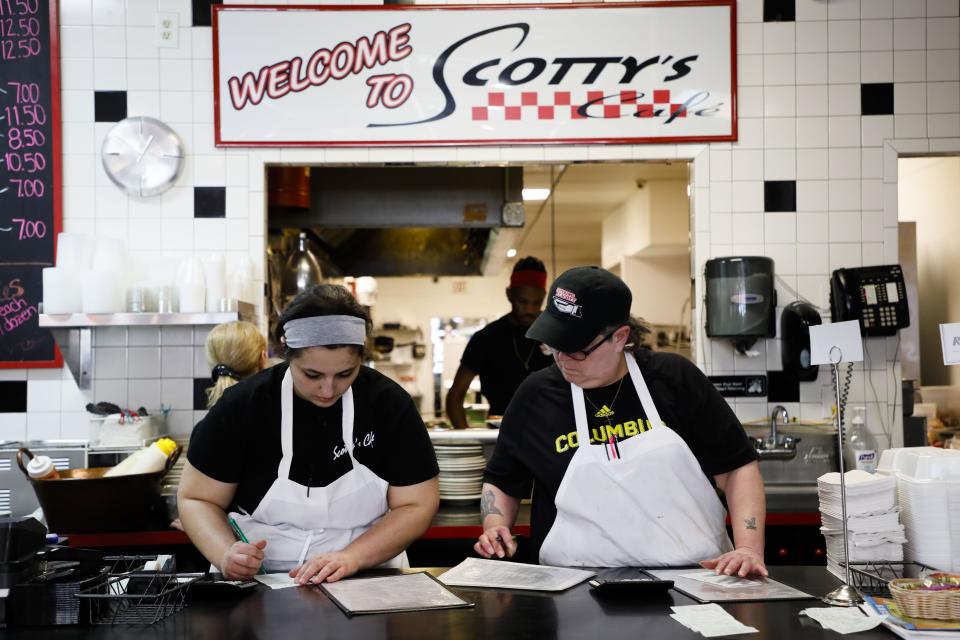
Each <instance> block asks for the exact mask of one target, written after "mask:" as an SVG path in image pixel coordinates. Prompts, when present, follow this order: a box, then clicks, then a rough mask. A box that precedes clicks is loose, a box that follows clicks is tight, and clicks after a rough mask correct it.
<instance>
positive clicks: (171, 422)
mask: <svg viewBox="0 0 960 640" xmlns="http://www.w3.org/2000/svg"><path fill="white" fill-rule="evenodd" d="M197 413H198V412H195V411H171V412H170V415H169V417H168V418H167V428H168V429H169V430H170V435H172V436H174V437H185V436H189V435H190V433H191V432H192V431H193V426H194V425H195V424H196V421H195V420H194V418H193V417H194V415H196V414H197Z"/></svg>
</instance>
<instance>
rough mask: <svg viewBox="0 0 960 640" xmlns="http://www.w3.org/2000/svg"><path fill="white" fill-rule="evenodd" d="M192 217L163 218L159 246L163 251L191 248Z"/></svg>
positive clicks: (188, 249)
mask: <svg viewBox="0 0 960 640" xmlns="http://www.w3.org/2000/svg"><path fill="white" fill-rule="evenodd" d="M193 235H194V234H193V218H180V219H175V220H163V221H162V223H161V228H160V248H161V250H163V251H166V252H170V251H183V250H187V251H190V250H192V248H193Z"/></svg>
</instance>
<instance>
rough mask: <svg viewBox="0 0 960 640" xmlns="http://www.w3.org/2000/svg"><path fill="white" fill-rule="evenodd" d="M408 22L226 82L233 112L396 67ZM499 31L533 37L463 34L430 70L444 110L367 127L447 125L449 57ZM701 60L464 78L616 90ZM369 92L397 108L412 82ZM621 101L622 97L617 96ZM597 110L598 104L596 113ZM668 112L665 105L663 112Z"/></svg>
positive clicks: (493, 72)
mask: <svg viewBox="0 0 960 640" xmlns="http://www.w3.org/2000/svg"><path fill="white" fill-rule="evenodd" d="M410 30H411V25H410V24H409V23H404V24H401V25H398V26H396V27H394V28H392V29H390V30H389V31H378V32H377V33H376V34H374V35H373V37H372V38H367V37H366V36H361V37H360V38H359V39H357V40H356V41H355V42H348V41H343V42H340V43H339V44H337V45H336V46H334V47H333V48H332V49H326V48H321V49H317V50H316V51H314V52H313V54H311V55H310V57H309V58H307V60H306V61H304V59H303V58H301V57H294V58H291V59H289V60H281V61H279V62H276V63H274V64H272V65H268V66H265V67H263V68H261V69H260V70H259V71H258V72H256V73H253V72H246V73H244V74H243V75H242V76H241V77H237V76H232V77H230V78H229V79H228V80H227V86H228V88H229V92H230V100H231V102H232V103H233V107H234V109H236V110H237V111H240V110H242V109H243V108H244V107H246V106H247V105H248V104H250V105H258V104H260V103H261V102H262V101H263V98H264V97H268V98H270V99H273V100H279V99H280V98H283V97H284V96H286V95H287V94H289V93H291V92H293V93H297V92H300V91H305V90H306V89H309V88H310V87H319V86H322V85H323V84H325V83H326V82H327V81H329V80H331V79H333V80H341V79H343V78H346V77H347V76H349V75H352V74H359V73H361V72H362V71H364V70H367V69H374V68H375V67H377V66H378V65H385V64H387V63H388V62H397V61H400V60H403V59H404V58H406V57H408V56H409V55H410V54H411V53H413V48H412V47H411V46H410V44H409V42H410ZM498 32H516V33H517V35H518V36H519V41H518V42H517V44H516V45H515V46H514V47H513V49H512V51H517V50H518V49H519V48H520V47H521V45H523V43H524V42H525V41H526V39H527V37H528V36H529V35H530V25H529V24H527V23H524V22H517V23H511V24H505V25H501V26H497V27H492V28H490V29H485V30H483V31H478V32H476V33H473V34H471V35H469V36H466V37H464V38H462V39H460V40H458V41H457V42H455V43H453V44H452V45H450V46H449V47H448V48H447V49H445V50H444V51H443V53H441V54H440V55H439V56H438V57H437V59H436V61H435V62H434V65H433V74H432V75H433V81H434V83H435V85H436V87H437V89H438V90H439V91H440V92H441V93H442V94H443V96H444V99H445V102H444V105H443V106H442V107H441V108H440V110H439V111H438V112H437V113H436V114H434V115H432V116H429V117H427V118H424V119H421V120H417V121H414V122H402V123H391V124H370V125H368V126H370V127H389V126H408V125H415V124H423V123H427V122H434V121H437V120H442V119H444V118H447V117H449V116H450V115H452V114H453V113H454V112H455V111H456V109H457V102H456V99H455V98H454V96H453V93H452V92H451V91H450V88H449V85H448V84H447V81H446V78H445V69H446V65H447V62H448V60H449V59H450V58H451V56H453V55H454V54H455V53H456V51H457V50H458V49H460V48H461V47H463V46H464V45H466V44H468V43H470V42H472V41H475V40H480V39H484V38H486V37H487V36H491V35H493V34H495V33H498ZM698 58H699V55H687V56H684V57H679V58H677V57H674V56H673V55H670V54H663V55H654V56H649V57H647V58H645V59H642V60H641V59H638V58H637V57H635V56H632V55H625V56H585V57H556V58H553V59H552V60H549V61H548V60H546V59H544V58H539V57H526V58H520V59H518V60H514V61H512V62H509V63H507V62H505V61H503V59H502V58H500V57H493V58H491V59H489V60H485V61H483V62H480V63H479V64H476V65H474V66H473V67H472V68H470V69H469V70H467V71H466V73H464V75H463V78H462V79H461V81H462V83H463V85H464V86H466V87H484V86H486V85H487V83H488V82H490V81H491V80H496V82H497V83H498V84H499V85H501V86H522V85H525V84H528V83H530V82H533V81H534V80H537V79H538V78H541V77H543V78H547V84H548V85H550V86H556V85H559V84H561V83H564V82H565V83H566V84H565V86H569V85H571V84H573V83H579V84H580V85H582V86H592V85H593V84H594V83H595V82H596V81H597V80H598V78H599V77H600V75H601V74H603V73H604V72H605V71H606V70H608V69H609V70H610V73H608V74H607V77H609V76H610V75H611V74H614V73H616V74H617V76H618V77H619V79H618V80H617V84H618V85H630V84H631V83H632V82H633V81H634V79H635V78H636V77H637V75H638V74H640V73H641V72H642V71H644V70H646V69H650V70H654V71H659V73H657V76H658V80H659V82H664V83H667V82H672V81H675V80H679V79H680V78H683V77H685V76H686V75H688V74H689V73H690V72H691V71H692V68H691V65H692V64H693V63H694V62H696V60H697V59H698ZM366 84H367V86H369V87H370V91H369V93H368V94H367V100H366V106H367V108H368V109H373V108H374V107H376V106H377V105H378V104H382V105H383V106H385V107H387V108H388V109H396V108H397V107H399V106H400V105H402V104H403V103H404V102H406V101H407V99H408V98H409V97H410V95H411V93H412V92H413V86H414V82H413V78H411V77H410V76H409V75H406V74H402V73H395V74H380V75H373V76H370V77H369V78H368V79H367V81H366ZM612 95H614V96H620V95H621V94H620V93H619V90H618V93H616V94H612ZM608 97H612V96H603V97H601V98H594V99H592V100H590V101H588V102H584V103H583V104H581V105H579V107H578V114H579V115H580V117H583V118H603V117H606V116H605V115H604V114H603V113H602V108H603V107H602V104H603V101H604V100H605V99H606V98H608ZM645 97H646V94H645V93H644V92H642V91H637V92H636V93H635V95H633V96H632V98H631V100H632V101H634V102H639V101H640V100H642V99H644V98H645ZM722 106H723V103H722V102H716V103H710V92H709V91H698V92H694V93H693V94H692V95H690V96H689V97H688V98H687V99H686V100H685V101H684V102H682V103H679V104H672V105H663V106H658V107H657V108H656V109H655V110H654V111H653V112H647V113H641V112H640V111H638V112H636V113H633V114H632V115H633V117H642V116H643V115H646V116H647V117H650V116H653V117H658V118H664V120H663V124H670V123H671V122H673V121H674V120H675V119H676V118H678V117H686V116H688V115H692V116H701V117H709V116H712V115H714V114H716V113H718V112H719V111H720V108H721V107H722ZM592 107H596V108H595V109H592ZM664 107H666V108H664Z"/></svg>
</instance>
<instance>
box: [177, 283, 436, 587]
mask: <svg viewBox="0 0 960 640" xmlns="http://www.w3.org/2000/svg"><path fill="white" fill-rule="evenodd" d="M370 324H371V323H370V318H369V316H368V315H367V312H366V310H364V308H363V307H361V306H360V305H359V304H358V303H357V302H356V300H354V298H353V297H352V296H351V295H350V293H349V292H348V291H347V290H346V289H345V288H343V287H338V286H333V285H319V286H315V287H312V288H310V289H308V290H306V291H304V292H303V293H301V294H299V295H298V296H297V297H296V298H294V299H293V301H292V302H291V303H290V304H289V305H287V307H286V309H284V311H283V313H282V314H281V316H280V320H279V322H278V325H277V336H276V337H277V341H278V342H280V343H281V344H282V345H283V351H284V357H285V359H286V363H285V364H278V365H275V366H273V367H271V368H269V369H266V370H264V371H262V372H260V373H258V374H256V375H254V376H252V377H250V378H247V379H245V380H243V381H241V382H239V383H238V384H236V385H233V386H232V387H230V388H229V389H227V390H226V392H225V393H224V394H223V397H222V398H220V399H219V400H218V401H217V403H216V404H215V405H213V407H212V408H211V409H210V412H209V413H208V414H207V416H206V417H205V418H204V419H203V420H201V421H200V422H199V423H198V424H197V426H196V427H195V428H194V430H193V434H192V436H191V438H190V448H189V452H188V463H187V465H186V467H185V468H184V471H183V479H182V480H181V482H180V490H179V495H178V505H179V509H180V518H181V520H182V521H183V525H184V528H185V530H186V532H187V535H189V536H190V539H191V541H192V542H193V543H194V544H195V545H196V546H197V548H198V549H199V550H200V551H201V553H203V554H204V556H205V557H206V558H207V559H208V560H209V561H210V562H211V563H212V564H214V565H216V566H217V567H218V568H219V569H220V571H221V573H223V575H224V576H226V577H227V578H230V579H246V578H252V577H253V576H254V575H256V574H257V573H258V571H260V572H262V571H261V568H263V569H265V570H266V571H271V572H273V571H289V575H290V576H291V577H293V578H295V579H296V580H297V582H298V583H300V584H304V583H306V582H308V581H309V582H314V583H318V582H323V581H325V580H326V581H329V582H332V581H334V580H339V579H340V578H344V577H347V576H349V575H351V574H353V573H355V572H356V571H358V570H360V569H364V568H369V567H374V566H378V565H382V564H384V563H390V566H401V565H402V562H403V560H404V557H403V550H404V549H405V548H406V547H407V546H408V545H409V544H410V543H411V542H413V541H414V540H415V539H417V538H418V537H419V536H420V535H421V534H422V533H423V532H424V531H426V529H427V527H429V526H430V521H431V520H432V518H433V515H434V513H436V510H437V506H438V504H439V489H438V484H437V475H438V472H439V470H438V467H437V461H436V457H435V456H434V453H433V446H432V445H431V444H430V439H429V437H428V435H427V431H426V429H425V428H424V426H423V421H422V420H421V419H420V414H419V412H418V411H417V408H416V406H415V405H414V402H413V400H412V399H411V398H410V396H409V395H408V394H407V393H406V392H405V391H404V390H403V389H402V388H401V387H400V386H399V385H397V384H396V383H395V382H393V381H392V380H390V379H389V378H387V377H385V376H384V375H383V374H381V373H379V372H377V371H374V370H373V369H369V368H367V367H364V366H362V361H363V353H364V344H365V343H366V340H367V337H368V335H369V330H370ZM231 527H234V531H231ZM237 530H239V531H240V532H242V534H241V533H237V537H239V538H241V539H240V540H236V539H235V537H234V533H235V532H237ZM244 537H245V538H246V539H244Z"/></svg>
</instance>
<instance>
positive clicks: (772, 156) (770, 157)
mask: <svg viewBox="0 0 960 640" xmlns="http://www.w3.org/2000/svg"><path fill="white" fill-rule="evenodd" d="M763 179H764V180H796V179H797V152H796V150H795V149H768V150H766V151H764V153H763Z"/></svg>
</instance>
